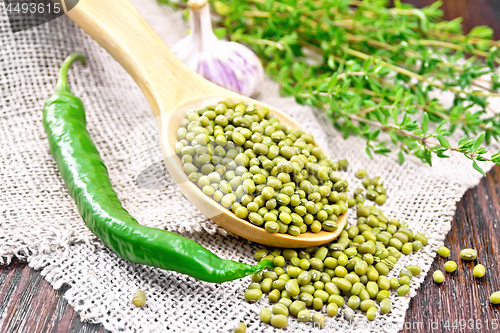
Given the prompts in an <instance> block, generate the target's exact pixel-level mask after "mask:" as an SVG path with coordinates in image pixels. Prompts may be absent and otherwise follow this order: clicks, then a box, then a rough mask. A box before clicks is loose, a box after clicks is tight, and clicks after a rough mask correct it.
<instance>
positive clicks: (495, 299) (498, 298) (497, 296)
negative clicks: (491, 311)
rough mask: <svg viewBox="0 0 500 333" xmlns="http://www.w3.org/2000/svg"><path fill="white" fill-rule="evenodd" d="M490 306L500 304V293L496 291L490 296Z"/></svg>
mask: <svg viewBox="0 0 500 333" xmlns="http://www.w3.org/2000/svg"><path fill="white" fill-rule="evenodd" d="M490 302H491V304H500V291H496V292H494V293H493V294H491V295H490Z"/></svg>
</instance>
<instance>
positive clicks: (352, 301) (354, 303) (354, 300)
mask: <svg viewBox="0 0 500 333" xmlns="http://www.w3.org/2000/svg"><path fill="white" fill-rule="evenodd" d="M360 304H361V300H360V299H359V297H358V296H356V295H352V296H351V297H349V300H348V301H347V306H348V307H350V308H351V309H353V310H356V309H357V308H359V305H360Z"/></svg>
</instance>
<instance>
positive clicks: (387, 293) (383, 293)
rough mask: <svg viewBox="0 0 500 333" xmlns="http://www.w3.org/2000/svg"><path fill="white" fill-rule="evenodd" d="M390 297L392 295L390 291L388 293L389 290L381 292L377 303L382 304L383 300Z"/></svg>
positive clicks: (377, 297)
mask: <svg viewBox="0 0 500 333" xmlns="http://www.w3.org/2000/svg"><path fill="white" fill-rule="evenodd" d="M389 295H390V294H389V291H387V290H381V291H379V292H378V294H377V296H376V299H377V302H381V301H382V300H384V299H386V298H389Z"/></svg>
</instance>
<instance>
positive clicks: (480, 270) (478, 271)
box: [472, 264, 486, 279]
mask: <svg viewBox="0 0 500 333" xmlns="http://www.w3.org/2000/svg"><path fill="white" fill-rule="evenodd" d="M472 274H473V275H474V277H475V278H478V279H480V278H482V277H483V276H484V274H486V268H485V267H484V266H483V265H481V264H478V265H476V266H475V267H474V270H473V271H472Z"/></svg>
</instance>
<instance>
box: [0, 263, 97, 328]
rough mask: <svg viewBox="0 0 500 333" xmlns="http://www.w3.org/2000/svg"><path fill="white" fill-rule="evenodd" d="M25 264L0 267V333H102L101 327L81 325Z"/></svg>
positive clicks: (49, 288)
mask: <svg viewBox="0 0 500 333" xmlns="http://www.w3.org/2000/svg"><path fill="white" fill-rule="evenodd" d="M63 293H64V291H56V290H54V289H53V288H52V286H51V285H50V284H49V283H48V282H47V281H46V280H45V279H44V278H43V277H42V276H41V275H40V272H38V271H34V270H33V269H31V268H30V267H28V266H27V264H25V263H24V264H22V263H19V262H18V261H16V260H14V262H13V263H12V264H11V265H9V266H6V267H0V332H2V333H10V332H29V333H39V332H40V333H42V332H43V333H45V332H51V333H67V332H71V333H103V332H104V331H105V330H104V328H103V327H102V326H101V325H96V324H89V323H82V322H81V321H80V318H79V317H78V316H77V314H76V312H75V311H74V309H73V308H72V307H71V306H69V305H68V302H67V301H66V300H65V299H64V298H63V297H62V295H63Z"/></svg>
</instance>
